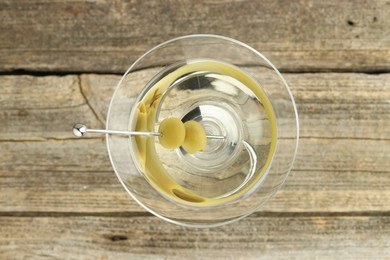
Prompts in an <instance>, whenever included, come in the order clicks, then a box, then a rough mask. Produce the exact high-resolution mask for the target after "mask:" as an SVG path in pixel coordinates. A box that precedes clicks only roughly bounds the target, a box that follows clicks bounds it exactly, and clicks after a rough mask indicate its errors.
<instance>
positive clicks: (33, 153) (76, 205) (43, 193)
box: [0, 72, 390, 213]
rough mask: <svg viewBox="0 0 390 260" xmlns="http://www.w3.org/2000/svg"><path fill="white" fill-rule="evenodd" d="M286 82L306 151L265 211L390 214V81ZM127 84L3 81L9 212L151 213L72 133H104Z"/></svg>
mask: <svg viewBox="0 0 390 260" xmlns="http://www.w3.org/2000/svg"><path fill="white" fill-rule="evenodd" d="M139 77H142V73H141V72H140V74H139ZM286 78H287V80H288V82H289V83H290V86H291V88H292V91H293V94H294V96H295V98H296V101H297V105H298V111H299V115H300V125H301V140H300V148H299V150H298V156H297V159H296V162H295V165H294V170H293V172H292V174H291V176H290V177H289V178H288V180H287V182H286V185H285V186H284V187H283V189H282V190H281V191H279V192H278V193H277V195H276V197H275V198H274V199H273V200H272V201H271V202H270V203H269V204H268V205H267V206H266V207H265V208H263V209H262V210H264V211H270V212H307V211H308V212H364V211H388V210H390V208H389V207H390V192H389V190H388V189H387V188H386V187H388V186H389V185H390V178H389V168H390V150H389V149H390V145H389V144H390V140H389V136H390V133H389V131H390V120H389V119H390V118H389V115H390V114H389V113H388V111H390V102H389V101H390V96H389V93H390V84H389V82H390V80H389V74H381V75H366V74H354V73H308V74H287V75H286ZM118 80H119V76H113V75H91V74H86V75H81V76H77V75H69V76H64V77H57V76H47V77H34V76H2V77H0V84H1V87H0V92H1V95H0V99H1V102H0V108H1V109H0V118H1V122H2V124H1V125H0V133H1V135H0V140H1V142H0V150H1V158H2V159H1V161H0V178H1V182H0V211H2V212H23V211H27V212H45V211H49V212H53V211H54V212H86V213H92V212H124V211H126V212H130V211H136V212H139V211H144V210H143V209H142V208H141V207H140V206H138V205H137V204H136V203H135V202H134V201H133V200H132V199H131V198H130V197H129V196H128V195H127V194H126V193H125V191H124V189H123V188H122V187H121V186H120V184H119V183H118V181H117V179H116V177H115V174H114V172H113V170H112V167H111V164H110V162H109V159H108V154H107V151H106V146H105V142H104V139H103V138H104V137H103V136H100V137H99V136H95V137H93V136H90V137H86V139H77V138H75V137H73V136H72V133H71V131H70V129H71V126H72V125H73V124H74V123H76V122H84V123H86V124H87V125H89V126H91V127H103V122H104V121H105V120H104V118H105V116H106V112H107V108H108V103H109V101H110V98H111V95H112V93H113V90H114V87H115V85H116V84H117V82H118ZM32 85H33V86H34V90H32V91H31V86H32ZM48 126H50V128H49V127H48ZM42 180H45V181H44V182H43V181H42Z"/></svg>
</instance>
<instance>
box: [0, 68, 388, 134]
mask: <svg viewBox="0 0 390 260" xmlns="http://www.w3.org/2000/svg"><path fill="white" fill-rule="evenodd" d="M248 70H249V69H248ZM143 75H144V74H143V72H139V73H138V75H137V76H138V77H139V78H142V77H143ZM285 77H286V79H287V81H288V82H289V84H290V87H291V90H292V92H293V95H294V98H295V99H296V103H297V107H298V112H299V118H300V135H301V137H303V138H305V137H316V138H356V139H388V138H389V136H390V113H388V111H389V109H390V74H380V75H367V74H354V73H308V74H289V73H288V74H286V75H285ZM119 79H120V77H119V76H112V75H93V74H86V75H81V76H80V77H78V76H65V77H56V76H47V77H33V76H0V86H1V88H0V121H1V122H2V124H0V140H10V139H13V140H16V139H21V140H23V139H42V138H57V139H58V138H71V137H72V133H71V131H70V129H71V126H72V125H73V124H74V123H77V122H83V123H85V124H87V125H88V126H89V127H103V126H104V122H105V118H106V114H107V110H108V105H109V102H110V99H111V96H112V94H113V92H114V89H115V86H116V85H117V83H118V81H119ZM31 86H34V88H31ZM87 101H88V104H87ZM91 108H92V109H91ZM48 126H50V128H49V127H48Z"/></svg>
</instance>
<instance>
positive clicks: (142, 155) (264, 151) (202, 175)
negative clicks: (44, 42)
mask: <svg viewBox="0 0 390 260" xmlns="http://www.w3.org/2000/svg"><path fill="white" fill-rule="evenodd" d="M171 117H173V118H178V119H180V120H181V121H182V122H184V123H185V122H188V121H195V122H197V123H198V124H199V125H201V126H202V128H203V129H204V131H205V133H206V135H208V136H215V137H220V138H210V139H207V140H206V145H205V147H203V148H202V149H201V150H200V151H191V147H185V146H184V145H183V146H180V147H177V148H174V149H168V148H166V147H164V146H163V145H161V144H160V141H159V138H158V137H156V136H120V135H113V134H107V136H106V137H107V148H108V152H109V156H110V159H111V163H112V166H113V168H114V170H115V173H116V175H117V177H118V179H119V181H120V182H121V184H122V185H123V187H124V188H125V190H126V191H127V192H128V193H129V194H130V195H131V196H132V197H133V199H134V200H136V201H137V202H138V203H139V204H140V205H141V206H142V207H144V208H145V209H147V210H148V211H149V212H151V213H153V214H154V215H156V216H158V217H160V218H162V219H164V220H167V221H169V222H172V223H176V224H180V225H184V226H191V227H209V226H218V225H222V224H226V223H230V222H233V221H236V220H238V219H241V218H243V217H245V216H247V215H249V214H251V213H253V212H255V211H257V210H260V208H261V206H263V205H264V204H265V203H266V202H267V201H268V200H269V199H270V198H271V197H272V196H273V195H274V194H275V193H276V191H277V190H278V189H279V188H280V187H281V186H282V184H283V183H284V181H285V179H286V178H287V176H288V174H289V172H290V170H291V167H292V164H293V161H294V158H295V155H296V151H297V146H298V135H299V127H298V114H297V110H296V106H295V103H294V99H293V97H292V95H291V92H290V90H289V88H288V85H287V83H286V81H285V79H284V78H283V77H282V75H281V74H280V73H279V71H278V70H277V69H276V68H275V66H274V65H272V63H271V62H270V61H269V60H268V59H267V58H266V57H264V56H263V55H262V54H260V53H259V52H258V51H256V50H255V49H253V48H252V47H250V46H248V45H246V44H244V43H241V42H239V41H237V40H234V39H230V38H227V37H222V36H216V35H189V36H184V37H179V38H175V39H172V40H170V41H167V42H164V43H162V44H160V45H158V46H156V47H154V48H153V49H151V50H150V51H148V52H146V53H145V54H144V55H142V56H141V57H140V58H139V59H138V60H137V61H135V62H134V64H133V65H132V66H131V67H130V68H129V69H128V70H127V72H126V73H125V74H124V75H123V77H122V78H121V80H120V82H119V84H118V86H117V87H116V90H115V93H114V95H113V97H112V100H111V104H110V107H109V111H108V115H107V125H106V130H124V131H135V132H136V131H142V132H158V131H159V126H160V124H161V122H162V121H163V120H164V119H166V118H171ZM198 141H200V140H193V143H194V144H197V142H198ZM190 146H191V145H190Z"/></svg>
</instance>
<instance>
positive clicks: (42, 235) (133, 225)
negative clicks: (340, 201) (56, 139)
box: [0, 215, 390, 259]
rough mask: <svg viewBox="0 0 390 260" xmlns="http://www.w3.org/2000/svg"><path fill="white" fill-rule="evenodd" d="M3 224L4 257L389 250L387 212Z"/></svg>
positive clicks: (302, 255) (335, 255)
mask: <svg viewBox="0 0 390 260" xmlns="http://www.w3.org/2000/svg"><path fill="white" fill-rule="evenodd" d="M0 224H1V225H0V227H1V230H2V235H1V236H0V251H1V252H2V257H5V258H14V256H15V252H18V255H23V256H25V257H27V258H44V259H45V258H61V259H62V258H63V259H80V258H83V259H183V258H186V259H270V258H275V259H291V258H299V259H309V258H311V259H312V258H313V257H314V258H316V259H329V258H331V259H386V257H388V256H389V254H390V229H389V227H390V217H389V216H376V217H375V216H325V217H324V216H304V215H303V216H299V215H297V216H283V215H280V216H278V215H275V216H263V215H254V216H252V217H249V218H246V219H245V220H242V221H240V222H239V223H236V224H234V225H227V226H224V227H220V228H213V229H187V228H183V227H178V226H175V225H172V224H168V223H164V222H163V221H162V220H158V219H156V218H152V217H149V216H140V217H123V216H122V217H121V216H118V217H88V216H84V217H55V216H54V217H39V218H34V217H21V218H17V219H15V218H10V217H1V218H0ZM48 227H50V228H48ZM379 230H380V232H378V231H379ZM189 256H190V257H189Z"/></svg>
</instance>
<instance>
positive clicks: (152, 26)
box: [0, 0, 390, 72]
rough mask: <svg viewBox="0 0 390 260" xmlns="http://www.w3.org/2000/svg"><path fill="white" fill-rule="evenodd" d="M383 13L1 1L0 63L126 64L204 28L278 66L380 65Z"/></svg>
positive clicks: (277, 5) (383, 4)
mask: <svg viewBox="0 0 390 260" xmlns="http://www.w3.org/2000/svg"><path fill="white" fill-rule="evenodd" d="M389 16H390V3H389V2H388V1H386V0H375V1H363V0H361V1H360V0H359V1H353V2H348V1H342V2H340V1H337V0H332V1H314V0H305V1H301V2H299V3H297V2H294V1H282V0H280V1H273V0H267V1H249V0H244V1H235V0H224V1H213V0H203V1H191V0H185V1H179V2H177V1H146V2H145V1H141V0H137V1H115V2H112V1H106V0H105V1H87V0H72V1H48V0H45V1H41V0H40V1H38V0H35V1H30V0H28V1H27V0H20V1H12V0H3V1H1V3H0V31H1V32H2V37H0V70H1V71H6V70H16V69H23V70H32V71H88V72H91V71H94V72H124V71H125V70H126V69H127V68H128V67H129V66H130V64H131V63H132V62H133V61H134V60H135V59H136V58H138V57H139V56H140V55H141V54H142V53H144V52H145V51H146V50H148V49H149V48H151V47H152V46H155V45H156V44H158V43H160V42H162V41H165V40H168V39H171V38H173V37H177V36H181V35H187V34H194V33H212V34H220V35H226V36H230V37H233V38H236V39H238V40H241V41H243V42H246V43H248V44H249V45H251V46H253V47H254V48H256V49H257V50H259V51H261V52H263V53H264V54H265V55H266V56H267V57H268V58H269V59H270V60H271V61H273V62H274V63H275V65H276V66H277V67H279V68H280V69H282V70H288V71H297V70H299V71H307V70H309V71H314V70H337V71H340V70H352V71H363V70H364V71H378V70H386V71H388V70H389V69H390V60H389V56H390V20H389V19H388V17H389Z"/></svg>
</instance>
